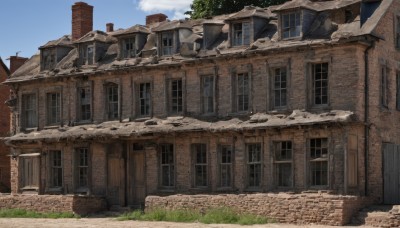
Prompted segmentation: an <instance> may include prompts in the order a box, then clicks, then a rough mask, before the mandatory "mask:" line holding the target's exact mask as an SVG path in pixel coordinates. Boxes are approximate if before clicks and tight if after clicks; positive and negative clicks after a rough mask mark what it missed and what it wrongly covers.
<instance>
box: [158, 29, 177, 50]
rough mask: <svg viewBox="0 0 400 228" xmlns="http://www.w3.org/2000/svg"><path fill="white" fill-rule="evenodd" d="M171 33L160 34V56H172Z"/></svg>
mask: <svg viewBox="0 0 400 228" xmlns="http://www.w3.org/2000/svg"><path fill="white" fill-rule="evenodd" d="M173 35H174V33H173V32H164V33H161V52H162V55H172V54H173V37H174V36H173Z"/></svg>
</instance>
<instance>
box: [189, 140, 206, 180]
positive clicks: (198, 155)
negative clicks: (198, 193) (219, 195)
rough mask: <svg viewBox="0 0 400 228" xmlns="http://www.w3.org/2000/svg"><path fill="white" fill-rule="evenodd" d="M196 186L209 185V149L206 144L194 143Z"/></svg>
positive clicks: (193, 156)
mask: <svg viewBox="0 0 400 228" xmlns="http://www.w3.org/2000/svg"><path fill="white" fill-rule="evenodd" d="M192 158H193V166H194V167H193V171H194V177H193V178H194V186H195V187H207V186H208V173H207V149H206V144H192Z"/></svg>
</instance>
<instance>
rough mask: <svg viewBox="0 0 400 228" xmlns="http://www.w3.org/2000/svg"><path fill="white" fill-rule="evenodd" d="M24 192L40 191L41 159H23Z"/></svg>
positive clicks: (35, 157)
mask: <svg viewBox="0 0 400 228" xmlns="http://www.w3.org/2000/svg"><path fill="white" fill-rule="evenodd" d="M21 164H22V181H21V182H22V190H35V191H37V190H38V189H39V157H38V156H34V157H30V156H29V157H21Z"/></svg>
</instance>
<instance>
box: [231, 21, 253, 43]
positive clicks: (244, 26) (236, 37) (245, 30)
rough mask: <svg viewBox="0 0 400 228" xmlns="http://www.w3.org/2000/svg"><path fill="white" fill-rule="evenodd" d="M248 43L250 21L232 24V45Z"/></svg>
mask: <svg viewBox="0 0 400 228" xmlns="http://www.w3.org/2000/svg"><path fill="white" fill-rule="evenodd" d="M249 44H250V23H249V22H243V23H237V24H233V44H232V45H233V46H241V45H249Z"/></svg>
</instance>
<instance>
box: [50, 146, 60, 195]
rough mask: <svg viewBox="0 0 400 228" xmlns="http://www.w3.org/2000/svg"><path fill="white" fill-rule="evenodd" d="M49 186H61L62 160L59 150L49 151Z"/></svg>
mask: <svg viewBox="0 0 400 228" xmlns="http://www.w3.org/2000/svg"><path fill="white" fill-rule="evenodd" d="M49 163H50V187H52V188H56V187H62V186H63V160H62V154H61V151H59V150H53V151H49Z"/></svg>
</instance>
